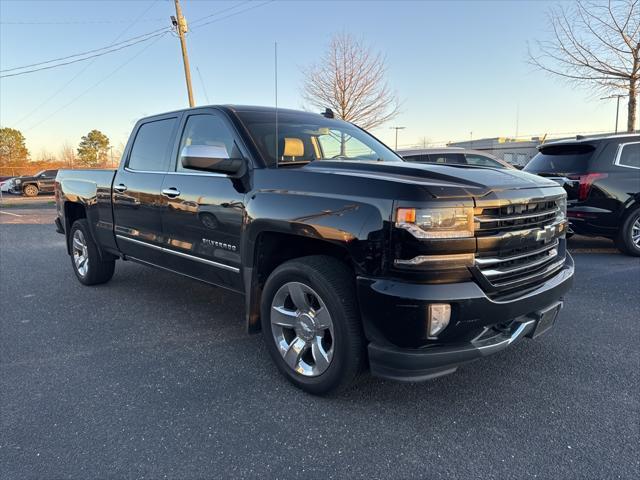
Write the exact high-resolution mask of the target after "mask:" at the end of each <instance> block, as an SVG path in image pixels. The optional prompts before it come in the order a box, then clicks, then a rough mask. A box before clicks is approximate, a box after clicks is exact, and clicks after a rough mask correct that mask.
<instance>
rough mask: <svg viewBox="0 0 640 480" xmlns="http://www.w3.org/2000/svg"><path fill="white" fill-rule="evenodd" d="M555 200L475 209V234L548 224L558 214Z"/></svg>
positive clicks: (480, 234)
mask: <svg viewBox="0 0 640 480" xmlns="http://www.w3.org/2000/svg"><path fill="white" fill-rule="evenodd" d="M558 211H559V207H558V205H557V204H556V201H555V200H551V201H542V202H532V203H522V204H517V205H505V206H502V207H490V208H480V209H477V210H476V215H475V223H476V236H488V235H495V234H496V233H498V232H506V231H513V230H522V229H524V228H534V227H543V226H545V225H550V224H552V223H553V221H554V220H555V219H556V216H557V215H558Z"/></svg>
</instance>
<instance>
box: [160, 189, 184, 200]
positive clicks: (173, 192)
mask: <svg viewBox="0 0 640 480" xmlns="http://www.w3.org/2000/svg"><path fill="white" fill-rule="evenodd" d="M162 195H164V196H165V197H169V198H176V197H179V196H180V190H178V189H177V188H175V187H171V188H165V189H164V190H162Z"/></svg>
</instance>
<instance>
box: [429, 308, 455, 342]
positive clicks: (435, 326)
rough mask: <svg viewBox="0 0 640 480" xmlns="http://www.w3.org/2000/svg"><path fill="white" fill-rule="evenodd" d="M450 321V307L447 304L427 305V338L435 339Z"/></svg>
mask: <svg viewBox="0 0 640 480" xmlns="http://www.w3.org/2000/svg"><path fill="white" fill-rule="evenodd" d="M450 319H451V305H449V304H448V303H432V304H431V305H429V319H428V324H427V332H428V336H427V338H435V337H437V336H438V334H439V333H440V332H441V331H443V330H444V329H445V328H446V327H447V325H449V320H450Z"/></svg>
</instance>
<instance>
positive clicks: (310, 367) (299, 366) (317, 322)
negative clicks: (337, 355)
mask: <svg viewBox="0 0 640 480" xmlns="http://www.w3.org/2000/svg"><path fill="white" fill-rule="evenodd" d="M270 313H271V333H272V334H273V339H274V340H275V342H276V347H277V348H278V351H279V352H280V355H282V358H283V359H284V361H285V363H286V364H287V365H288V366H289V368H291V369H292V370H293V371H295V372H297V373H299V374H301V375H304V376H306V377H316V376H318V375H320V374H322V373H324V372H325V370H327V368H329V365H330V364H331V359H332V357H333V352H334V347H335V345H334V343H335V340H334V334H333V322H332V320H331V314H330V313H329V310H328V309H327V306H326V305H325V304H324V302H323V301H322V298H320V296H319V295H318V294H317V293H316V292H315V291H314V290H313V289H312V288H311V287H309V286H307V285H305V284H304V283H300V282H288V283H285V284H284V285H283V286H282V287H280V288H279V289H278V291H277V292H276V294H275V295H274V297H273V301H272V302H271V311H270Z"/></svg>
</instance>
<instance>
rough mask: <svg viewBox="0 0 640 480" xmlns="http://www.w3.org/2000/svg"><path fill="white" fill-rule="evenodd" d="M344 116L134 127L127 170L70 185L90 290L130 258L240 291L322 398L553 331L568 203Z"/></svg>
mask: <svg viewBox="0 0 640 480" xmlns="http://www.w3.org/2000/svg"><path fill="white" fill-rule="evenodd" d="M332 117H333V115H332V113H331V111H329V110H328V111H327V112H325V114H323V115H318V114H313V113H305V112H298V111H293V110H278V111H276V110H274V109H272V108H261V107H239V106H213V107H202V108H194V109H189V110H183V111H177V112H171V113H166V114H163V115H157V116H153V117H149V118H145V119H143V120H140V121H139V122H138V123H137V124H136V126H135V128H134V130H133V133H132V135H131V137H130V139H129V142H128V144H127V146H126V149H125V151H124V154H123V158H122V161H121V164H120V167H119V169H118V170H117V171H112V170H101V171H96V170H73V171H71V170H62V171H60V172H59V174H58V176H57V178H56V204H57V219H56V225H57V230H58V231H59V232H60V233H64V234H65V235H66V239H67V251H68V254H69V255H70V256H71V264H72V266H73V269H74V271H75V274H76V276H77V278H78V280H79V281H80V282H82V283H84V284H86V285H93V284H98V283H103V282H106V281H108V280H109V279H110V278H111V277H112V275H113V272H114V265H115V260H116V259H121V260H130V261H134V262H139V263H142V264H145V265H150V266H154V267H158V268H161V269H164V270H168V271H171V272H175V273H179V274H182V275H186V276H188V277H191V278H194V279H198V280H202V281H204V282H208V283H210V284H213V285H218V286H221V287H225V288H228V289H230V290H234V291H236V292H241V293H243V294H244V296H245V299H246V300H245V305H246V325H247V329H248V331H249V332H258V331H262V334H263V335H264V339H265V341H266V344H267V348H268V351H269V352H270V354H271V356H272V357H273V360H274V362H275V363H276V365H277V366H278V368H279V369H280V371H281V372H282V373H283V374H284V375H285V376H286V377H287V378H288V379H289V380H290V381H292V382H293V383H294V384H295V385H297V386H298V387H300V388H303V389H304V390H306V391H308V392H312V393H317V394H320V393H326V392H330V391H335V390H337V389H340V388H342V387H344V386H346V385H348V384H350V383H351V382H352V381H353V380H354V378H355V377H356V376H357V375H358V373H359V372H361V371H363V370H364V369H366V368H367V367H368V368H369V369H370V370H371V372H372V373H373V374H374V375H378V376H381V377H385V378H391V379H396V380H408V381H415V380H426V379H429V378H434V377H437V376H440V375H444V374H447V373H451V372H454V371H455V370H456V368H457V367H458V366H459V365H460V364H462V363H464V362H467V361H470V360H473V359H477V358H480V357H484V356H486V355H489V354H492V353H495V352H497V351H500V350H503V349H505V348H507V347H508V346H510V345H511V344H513V343H515V342H516V341H518V340H520V339H522V338H524V337H529V338H534V337H537V336H538V335H540V334H542V333H544V332H545V331H547V330H549V328H550V327H551V326H552V325H553V324H554V322H555V320H556V317H557V314H558V311H559V310H560V308H561V306H562V297H563V295H564V294H565V293H566V292H567V290H568V289H569V288H570V286H571V283H572V280H573V261H572V259H571V256H570V255H569V254H568V253H567V250H566V240H565V230H566V226H567V221H566V193H565V191H564V190H563V189H562V187H560V186H559V185H558V184H557V183H556V182H554V181H551V180H547V179H544V178H541V177H538V176H535V175H531V174H528V173H523V172H519V171H517V170H510V169H499V168H490V167H479V166H472V165H429V164H415V163H406V162H404V161H403V160H402V159H401V158H400V157H398V156H397V155H396V154H395V153H394V152H393V151H391V150H390V149H389V148H388V147H386V146H385V145H383V144H382V143H380V141H378V140H377V139H375V138H374V137H372V136H371V135H370V134H368V133H366V132H365V131H363V130H361V129H360V128H358V127H356V126H354V125H352V124H349V123H347V122H343V121H340V120H337V119H334V118H332ZM128 301H129V302H135V299H133V298H132V299H129V300H128ZM88 307H89V306H88Z"/></svg>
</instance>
